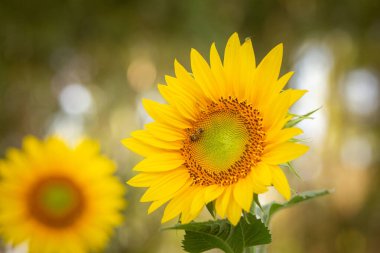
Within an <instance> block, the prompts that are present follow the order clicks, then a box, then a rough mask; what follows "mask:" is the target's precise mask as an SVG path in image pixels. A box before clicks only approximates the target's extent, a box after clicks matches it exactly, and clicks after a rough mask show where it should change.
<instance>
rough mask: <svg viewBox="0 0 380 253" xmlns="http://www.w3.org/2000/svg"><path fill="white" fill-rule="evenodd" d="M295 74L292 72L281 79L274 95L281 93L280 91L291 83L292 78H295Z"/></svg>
mask: <svg viewBox="0 0 380 253" xmlns="http://www.w3.org/2000/svg"><path fill="white" fill-rule="evenodd" d="M293 74H294V72H293V71H290V72H288V73H286V74H285V75H283V76H282V77H280V79H278V80H277V83H276V89H275V90H274V91H273V92H274V93H280V91H281V90H282V89H283V88H284V87H285V85H286V84H287V83H288V82H289V80H290V78H291V77H292V76H293Z"/></svg>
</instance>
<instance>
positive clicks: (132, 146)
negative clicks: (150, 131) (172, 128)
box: [121, 138, 167, 157]
mask: <svg viewBox="0 0 380 253" xmlns="http://www.w3.org/2000/svg"><path fill="white" fill-rule="evenodd" d="M121 143H122V144H123V145H124V146H126V147H127V148H128V149H129V150H131V151H133V152H134V153H137V154H139V155H141V156H144V157H147V156H151V155H156V154H161V153H165V152H167V150H166V151H165V150H164V149H160V148H156V147H152V146H150V145H148V144H146V143H143V142H141V141H139V140H137V139H135V138H126V139H123V140H122V141H121Z"/></svg>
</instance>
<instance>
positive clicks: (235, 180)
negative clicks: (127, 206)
mask: <svg viewBox="0 0 380 253" xmlns="http://www.w3.org/2000/svg"><path fill="white" fill-rule="evenodd" d="M282 51H283V48H282V44H280V45H278V46H276V47H275V48H274V49H272V50H271V51H270V53H269V54H268V55H266V56H265V58H264V59H263V60H262V62H261V63H260V64H259V65H258V66H257V67H256V64H255V56H254V51H253V47H252V43H251V40H250V39H246V40H245V41H244V43H243V44H241V43H240V40H239V37H238V35H237V33H234V34H233V35H232V36H231V37H230V39H229V40H228V43H227V46H226V49H225V52H224V60H223V63H222V61H221V58H220V57H219V54H218V51H217V49H216V47H215V43H214V44H212V46H211V51H210V64H208V63H207V62H206V61H205V59H204V58H203V57H202V56H201V55H200V54H199V53H198V52H197V51H196V50H195V49H192V50H191V70H192V73H189V72H188V71H186V69H185V68H184V67H183V66H182V65H180V63H178V61H175V62H174V67H175V77H171V76H166V78H165V80H166V83H167V84H166V85H158V89H159V91H160V93H161V95H162V96H163V97H164V99H165V100H166V101H167V104H161V103H157V102H155V101H151V100H143V105H144V107H145V109H146V111H147V112H148V114H149V115H150V116H151V117H152V118H153V119H154V121H153V122H152V123H148V124H147V125H145V129H144V130H137V131H135V132H133V133H132V134H131V135H132V137H131V138H127V139H125V140H123V144H124V145H125V146H126V147H128V148H129V149H130V150H132V151H133V152H136V153H137V154H139V155H141V156H143V157H145V159H144V160H142V161H141V162H140V163H138V164H137V165H136V166H135V167H134V170H135V171H138V172H139V174H138V175H136V176H134V177H133V178H132V179H130V180H129V181H128V184H129V185H131V186H134V187H148V189H147V191H146V192H145V193H144V195H143V196H142V198H141V201H142V202H152V203H151V205H150V207H149V210H148V213H151V212H153V211H154V210H156V209H157V208H158V207H160V206H162V205H164V204H165V203H167V205H166V208H165V211H164V214H163V217H162V222H166V221H168V220H171V219H173V218H175V217H176V216H178V215H179V216H180V220H181V222H182V223H188V222H190V221H191V220H193V219H194V218H196V217H197V216H198V214H199V213H200V211H201V210H202V208H203V206H204V205H205V204H207V203H209V202H214V204H215V210H216V213H217V214H218V215H219V216H220V217H222V218H224V217H227V218H228V220H229V221H230V222H231V223H232V224H234V225H235V224H237V223H238V221H239V219H240V217H241V214H242V210H245V211H249V210H250V207H251V204H252V199H253V194H260V193H264V192H265V191H267V189H268V186H272V185H273V186H274V187H275V188H276V189H277V190H278V191H279V193H281V194H282V195H283V196H284V197H285V198H286V199H289V198H290V195H291V193H290V188H289V184H288V181H287V179H286V177H285V175H284V173H283V171H282V170H281V168H280V167H279V165H280V164H283V163H286V162H288V161H291V160H293V159H295V158H297V157H299V156H301V155H302V154H304V153H305V152H306V151H307V150H308V147H307V146H305V145H302V144H299V143H296V142H295V141H294V138H293V137H294V136H296V135H299V134H301V133H302V131H301V130H300V129H299V128H296V127H291V128H285V125H286V123H287V122H288V121H289V120H290V119H291V118H292V116H291V115H290V114H289V113H288V110H289V108H290V106H292V105H293V104H294V103H295V102H296V101H297V100H298V99H299V98H300V97H301V96H302V95H303V94H304V93H305V92H306V91H304V90H294V89H287V90H283V88H284V86H285V85H286V83H287V82H288V80H289V79H290V77H291V76H292V74H293V73H292V72H289V73H287V74H285V75H283V76H281V77H280V78H279V73H280V67H281V61H282Z"/></svg>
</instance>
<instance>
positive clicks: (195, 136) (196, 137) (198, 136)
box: [190, 128, 204, 142]
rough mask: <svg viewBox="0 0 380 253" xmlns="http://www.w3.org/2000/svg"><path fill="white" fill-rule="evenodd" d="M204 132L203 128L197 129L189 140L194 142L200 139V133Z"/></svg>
mask: <svg viewBox="0 0 380 253" xmlns="http://www.w3.org/2000/svg"><path fill="white" fill-rule="evenodd" d="M203 132H204V129H203V128H197V129H196V130H195V131H194V132H193V133H192V134H191V135H190V140H191V141H192V142H196V141H198V140H199V139H200V138H201V135H202V133H203Z"/></svg>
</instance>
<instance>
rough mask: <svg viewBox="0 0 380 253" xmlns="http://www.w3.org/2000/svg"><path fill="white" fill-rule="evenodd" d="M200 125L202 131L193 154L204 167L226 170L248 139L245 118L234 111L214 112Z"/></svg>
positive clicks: (238, 155)
mask: <svg viewBox="0 0 380 253" xmlns="http://www.w3.org/2000/svg"><path fill="white" fill-rule="evenodd" d="M197 129H201V132H202V133H199V136H198V141H195V142H194V144H193V147H192V150H193V153H194V156H195V158H196V160H198V162H199V164H200V165H201V166H202V167H206V168H208V169H209V170H212V171H214V172H222V171H226V170H227V169H228V168H229V167H230V166H231V165H233V164H234V163H235V162H237V161H238V160H239V159H240V156H241V155H242V153H243V151H244V150H245V145H246V144H247V142H248V139H249V133H248V131H247V129H246V128H245V125H244V121H243V119H242V118H241V117H239V115H238V114H235V113H233V112H223V111H221V112H215V113H212V114H210V115H208V117H206V118H205V119H204V120H203V121H201V122H199V126H198V128H197ZM197 131H198V132H199V131H200V130H197Z"/></svg>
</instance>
